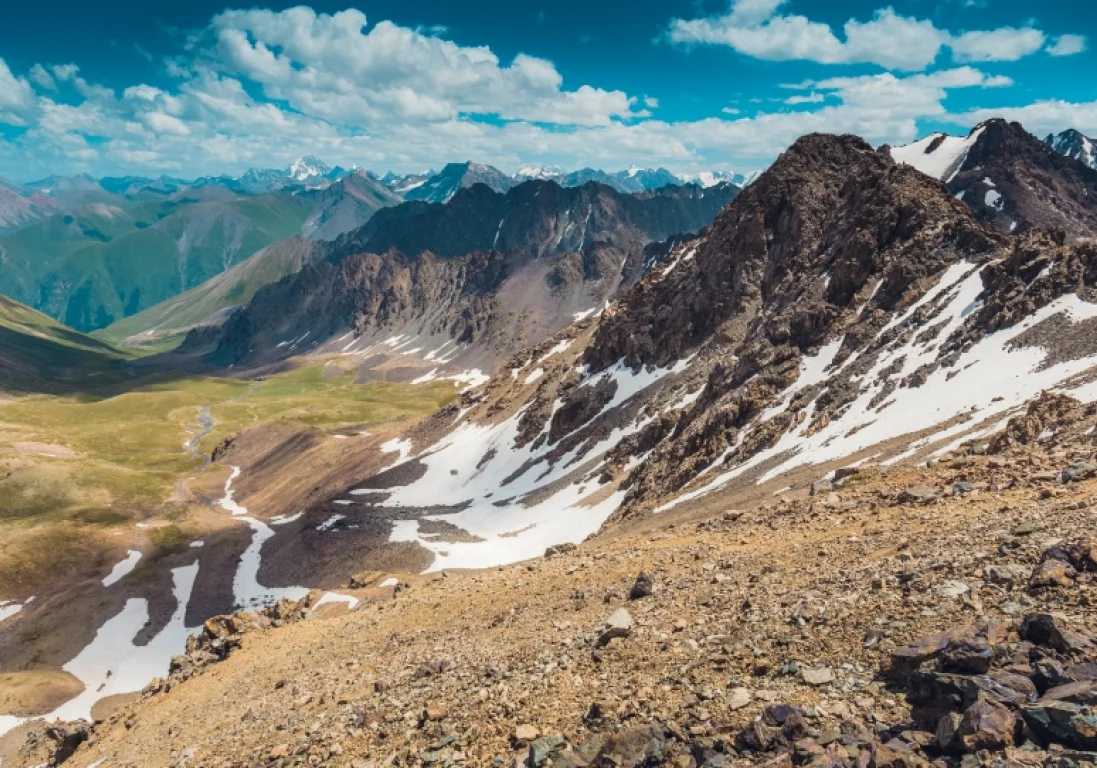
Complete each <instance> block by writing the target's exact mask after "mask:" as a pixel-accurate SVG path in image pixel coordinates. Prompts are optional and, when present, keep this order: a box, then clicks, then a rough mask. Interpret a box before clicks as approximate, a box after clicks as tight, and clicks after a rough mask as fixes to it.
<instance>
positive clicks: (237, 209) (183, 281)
mask: <svg viewBox="0 0 1097 768" xmlns="http://www.w3.org/2000/svg"><path fill="white" fill-rule="evenodd" d="M307 211H308V206H307V204H306V203H305V202H303V201H301V200H297V199H296V197H291V196H284V195H267V196H262V197H239V199H236V200H231V201H203V202H196V203H193V204H189V205H184V206H182V207H181V210H180V211H178V212H177V213H172V214H169V215H167V216H165V217H163V218H161V219H159V221H156V222H155V223H152V224H148V225H147V226H139V224H140V223H139V222H137V223H135V228H134V229H133V230H132V231H129V233H126V234H122V235H121V236H117V237H109V236H108V237H106V238H104V239H103V240H102V241H99V240H98V239H97V240H95V241H90V242H89V241H87V240H83V241H73V242H72V244H68V245H61V246H58V247H56V248H55V249H54V251H53V255H52V256H50V253H49V252H48V251H46V252H43V251H41V250H39V246H41V242H38V241H34V242H27V238H29V234H26V233H18V234H16V235H15V236H13V237H12V238H11V240H10V241H4V242H2V244H0V247H3V248H5V249H7V250H9V251H10V250H11V245H12V241H14V240H18V241H19V244H20V251H19V252H20V253H21V255H22V258H23V263H24V264H26V269H27V270H29V271H31V272H32V274H34V275H35V282H36V283H37V292H38V293H37V296H36V297H35V298H36V301H35V302H34V304H35V305H36V306H37V307H38V308H41V309H42V310H43V312H46V313H47V314H49V315H52V316H54V317H58V318H60V319H61V320H64V321H65V323H66V324H67V325H70V326H72V327H73V328H77V329H79V330H93V329H95V328H103V327H105V326H108V325H110V324H111V323H112V321H114V320H115V319H120V318H122V317H127V316H129V315H134V314H136V313H137V312H140V310H142V309H145V308H147V307H150V306H152V305H154V304H157V303H159V302H161V301H163V300H166V298H170V297H171V296H174V295H178V294H179V293H181V292H182V291H185V290H188V289H191V287H194V286H195V285H199V284H200V283H202V282H204V281H205V280H207V279H210V278H212V276H213V275H215V274H218V273H220V272H223V271H225V270H226V269H228V268H229V267H231V266H234V264H235V263H238V262H239V261H242V260H244V259H246V258H248V257H249V256H251V255H252V253H255V252H256V251H257V250H259V249H260V248H263V247H264V246H268V245H270V244H271V242H274V241H275V240H280V239H282V238H283V237H289V236H291V235H294V234H296V233H298V231H299V230H301V225H302V223H303V222H304V219H305V216H306V215H307ZM77 242H79V244H80V245H79V246H77V245H76V244H77ZM16 295H18V294H16Z"/></svg>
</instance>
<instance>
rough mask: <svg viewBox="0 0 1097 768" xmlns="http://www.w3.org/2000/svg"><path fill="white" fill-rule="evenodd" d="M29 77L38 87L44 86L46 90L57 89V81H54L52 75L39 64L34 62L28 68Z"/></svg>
mask: <svg viewBox="0 0 1097 768" xmlns="http://www.w3.org/2000/svg"><path fill="white" fill-rule="evenodd" d="M30 79H31V80H32V81H34V83H35V85H37V86H38V87H39V88H45V89H46V90H47V91H56V90H57V83H56V82H54V80H53V77H52V76H51V75H50V73H49V72H47V71H46V68H45V67H43V66H42V65H41V64H35V65H34V66H33V67H31V68H30Z"/></svg>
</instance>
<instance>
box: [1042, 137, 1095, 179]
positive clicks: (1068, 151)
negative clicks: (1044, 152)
mask: <svg viewBox="0 0 1097 768" xmlns="http://www.w3.org/2000/svg"><path fill="white" fill-rule="evenodd" d="M1044 143H1045V144H1047V145H1048V146H1049V147H1051V148H1052V149H1053V150H1055V151H1056V152H1058V153H1059V154H1060V155H1066V156H1067V157H1072V158H1074V159H1075V160H1077V161H1078V162H1080V163H1082V164H1083V165H1087V166H1089V167H1090V168H1093V169H1095V170H1097V140H1095V139H1091V138H1090V137H1088V136H1086V135H1085V134H1082V133H1079V132H1078V131H1076V130H1074V129H1073V128H1068V129H1067V130H1065V131H1063V132H1062V133H1060V134H1058V135H1056V134H1054V133H1049V134H1048V135H1047V138H1045V139H1044Z"/></svg>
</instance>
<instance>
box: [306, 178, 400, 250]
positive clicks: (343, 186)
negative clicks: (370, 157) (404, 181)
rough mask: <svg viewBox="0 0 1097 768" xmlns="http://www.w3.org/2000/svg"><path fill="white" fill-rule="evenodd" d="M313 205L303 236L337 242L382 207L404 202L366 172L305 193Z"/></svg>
mask: <svg viewBox="0 0 1097 768" xmlns="http://www.w3.org/2000/svg"><path fill="white" fill-rule="evenodd" d="M304 196H305V198H306V199H308V200H310V201H311V202H312V205H313V211H312V212H311V213H310V214H309V216H308V218H307V219H305V224H304V226H303V233H304V234H305V235H307V236H308V237H311V238H313V239H314V240H334V239H335V238H336V237H338V236H339V235H341V234H343V233H344V232H350V231H352V230H355V229H358V228H359V227H361V226H362V225H363V224H365V223H366V222H367V221H369V220H370V218H372V217H373V214H375V213H377V211H379V210H381V209H382V208H388V207H390V206H394V205H399V204H400V203H402V202H403V198H401V197H400V196H399V195H398V194H396V193H395V192H392V191H390V190H389V189H388V188H387V187H386V186H385V185H384V184H382V183H381V182H380V181H378V180H376V179H374V178H373V177H372V176H370V175H369V174H367V173H366V172H365V171H363V170H358V171H355V172H354V173H351V174H348V175H347V176H344V177H343V178H341V179H339V180H338V181H336V182H334V183H332V184H331V185H330V186H327V187H325V188H323V189H320V190H310V191H308V192H306V193H304Z"/></svg>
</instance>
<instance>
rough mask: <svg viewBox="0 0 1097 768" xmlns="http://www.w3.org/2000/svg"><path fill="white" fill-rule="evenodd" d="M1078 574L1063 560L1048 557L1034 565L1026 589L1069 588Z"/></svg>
mask: <svg viewBox="0 0 1097 768" xmlns="http://www.w3.org/2000/svg"><path fill="white" fill-rule="evenodd" d="M1077 575H1078V572H1077V571H1075V570H1074V566H1072V565H1071V564H1070V563H1068V562H1066V561H1065V560H1060V559H1058V558H1054V557H1049V558H1046V559H1044V560H1041V561H1040V562H1039V563H1037V564H1036V567H1035V568H1034V569H1033V571H1032V575H1031V576H1029V577H1028V588H1029V589H1032V590H1038V589H1048V588H1050V587H1069V586H1072V585H1073V584H1074V577H1075V576H1077Z"/></svg>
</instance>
